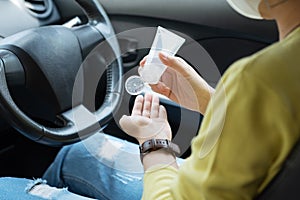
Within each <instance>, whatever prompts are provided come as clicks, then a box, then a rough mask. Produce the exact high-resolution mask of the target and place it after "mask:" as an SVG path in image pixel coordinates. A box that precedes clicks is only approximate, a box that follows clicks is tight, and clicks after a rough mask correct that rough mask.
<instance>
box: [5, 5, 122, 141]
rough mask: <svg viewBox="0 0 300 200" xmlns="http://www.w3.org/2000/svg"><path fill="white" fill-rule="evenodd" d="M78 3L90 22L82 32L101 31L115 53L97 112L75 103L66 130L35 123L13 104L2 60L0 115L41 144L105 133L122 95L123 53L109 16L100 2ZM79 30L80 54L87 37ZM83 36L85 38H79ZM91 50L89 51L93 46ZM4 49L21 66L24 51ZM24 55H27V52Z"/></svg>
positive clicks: (111, 58) (113, 53)
mask: <svg viewBox="0 0 300 200" xmlns="http://www.w3.org/2000/svg"><path fill="white" fill-rule="evenodd" d="M75 1H76V2H77V3H78V4H79V6H80V7H81V8H82V10H83V11H84V12H85V14H86V16H87V17H88V20H89V22H88V24H86V25H83V26H82V27H83V29H82V30H84V29H88V30H92V31H94V32H95V30H96V31H98V32H99V34H100V35H101V36H102V37H103V38H104V41H105V42H104V46H106V47H109V48H110V49H111V50H112V55H113V56H112V57H109V58H108V60H106V63H108V67H107V69H106V73H107V76H108V77H107V88H106V94H105V99H104V102H103V104H102V105H101V106H100V108H99V109H98V110H96V111H95V112H91V111H89V110H88V109H87V108H86V107H85V106H84V105H82V104H76V105H74V104H73V103H72V104H73V105H72V107H71V109H69V110H67V111H65V112H63V113H62V114H61V117H62V118H64V120H65V122H66V124H65V126H64V127H61V128H52V127H47V126H44V125H42V124H40V123H38V122H36V121H35V120H33V119H31V118H30V117H29V116H27V115H26V114H25V113H24V112H23V111H22V110H21V109H20V108H19V107H18V106H17V105H16V103H15V102H14V100H13V98H12V96H11V94H10V91H9V89H8V85H7V79H6V74H5V62H4V61H3V58H2V59H1V54H0V110H1V112H2V113H4V116H5V118H6V119H7V121H8V122H9V124H10V125H11V126H12V127H14V128H15V129H17V130H18V131H19V132H20V133H22V134H23V135H25V136H26V137H28V138H30V139H32V140H34V141H36V142H38V143H42V144H46V145H51V146H61V145H65V144H70V143H74V142H77V141H79V140H80V139H83V138H86V137H88V136H90V135H92V134H94V133H95V132H97V131H99V130H101V129H103V128H104V125H105V124H107V123H108V122H109V121H110V120H111V119H112V117H113V113H114V112H115V111H116V110H117V109H118V107H119V105H120V102H121V97H122V92H123V80H122V74H123V71H122V70H123V69H122V62H121V58H120V57H121V56H120V50H119V46H118V41H117V39H116V37H115V33H114V30H113V29H112V25H111V23H110V20H109V18H108V16H107V15H106V13H105V11H104V9H103V8H102V6H101V5H100V3H99V2H98V1H97V0H75ZM57 30H58V29H57ZM77 30H78V28H77V29H76V30H72V32H73V34H75V35H76V36H77V37H78V38H77V39H78V40H79V45H80V50H81V51H83V45H84V44H83V43H80V42H81V41H80V40H81V39H82V38H85V37H86V34H85V33H86V32H84V31H82V30H80V31H77ZM82 32H83V36H82V35H80V34H81V33H82ZM93 34H94V33H93ZM78 35H79V36H78ZM102 46H103V45H102ZM88 47H89V48H90V46H88ZM100 47H101V45H100ZM1 49H2V50H6V51H9V53H11V52H13V54H15V55H16V58H17V59H20V62H21V63H22V59H21V58H20V57H22V55H21V54H19V53H17V52H19V51H22V50H21V49H19V48H18V47H15V46H11V45H4V46H0V50H1ZM97 49H99V48H98V47H97V48H96V50H93V52H97ZM23 53H24V54H25V55H27V54H26V52H23ZM24 54H23V56H24ZM83 54H84V53H82V54H81V55H82V56H83ZM27 56H28V57H27V58H26V59H28V58H29V59H30V56H29V55H27ZM25 57H26V56H25ZM87 59H88V57H87ZM33 62H34V61H33ZM81 68H82V66H81ZM81 68H80V69H81ZM79 71H80V70H79ZM79 74H80V73H79ZM79 79H80V78H79ZM76 80H77V79H76ZM75 84H76V83H75ZM79 92H80V91H79ZM77 93H78V92H76V91H73V94H72V98H73V99H75V98H76V97H77V96H76V94H77ZM83 117H84V118H83Z"/></svg>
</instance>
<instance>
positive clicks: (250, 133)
mask: <svg viewBox="0 0 300 200" xmlns="http://www.w3.org/2000/svg"><path fill="white" fill-rule="evenodd" d="M299 99H300V28H298V29H296V30H294V31H293V32H292V33H291V34H289V35H288V37H286V38H285V39H283V40H282V41H280V42H277V43H275V44H273V45H271V46H269V47H268V48H265V49H263V50H262V51H260V52H258V53H256V54H254V55H252V56H250V57H247V58H244V59H241V60H239V61H237V62H235V63H234V64H233V65H232V66H231V67H230V68H229V69H228V70H227V72H226V73H225V74H224V76H223V77H222V79H221V81H220V82H219V84H218V86H217V89H216V92H215V94H214V95H213V97H212V99H211V101H210V103H209V105H208V108H207V111H206V114H205V117H204V119H203V122H202V125H201V129H200V131H199V134H198V136H197V137H195V138H194V139H193V141H192V154H191V156H190V157H189V158H187V160H186V161H185V162H184V164H182V166H180V169H179V170H177V169H175V168H173V167H170V166H169V167H156V168H152V169H151V170H149V171H147V172H146V173H145V177H144V194H143V198H144V199H147V200H148V199H197V200H202V199H208V200H218V199H222V200H223V199H230V200H235V199H236V200H242V199H253V197H255V196H256V195H257V194H258V193H259V192H261V191H262V190H263V189H264V188H265V186H266V185H267V184H268V183H269V182H270V180H271V179H272V178H273V177H274V176H275V175H276V173H277V172H278V171H279V170H280V168H281V166H282V163H283V162H284V161H285V159H286V157H287V156H288V154H289V153H290V151H291V149H292V148H293V146H294V145H295V143H296V141H297V140H298V139H299V136H300V103H299V102H300V100H299Z"/></svg>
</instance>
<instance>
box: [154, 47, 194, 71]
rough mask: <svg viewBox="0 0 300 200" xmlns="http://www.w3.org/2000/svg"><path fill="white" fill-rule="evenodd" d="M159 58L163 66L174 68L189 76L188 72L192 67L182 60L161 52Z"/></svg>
mask: <svg viewBox="0 0 300 200" xmlns="http://www.w3.org/2000/svg"><path fill="white" fill-rule="evenodd" d="M158 56H159V59H160V60H161V61H162V63H163V64H165V65H167V66H168V67H170V68H173V69H174V70H176V71H178V72H179V73H181V74H182V75H184V76H185V75H187V73H188V70H190V69H189V68H190V67H188V66H189V65H188V64H187V63H186V62H185V61H184V60H183V59H182V58H179V57H175V56H170V55H168V54H166V53H163V52H159V54H158Z"/></svg>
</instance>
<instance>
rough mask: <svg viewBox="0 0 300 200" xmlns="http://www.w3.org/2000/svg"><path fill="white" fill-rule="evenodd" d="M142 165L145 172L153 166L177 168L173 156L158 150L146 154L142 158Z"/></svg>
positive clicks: (163, 150)
mask: <svg viewBox="0 0 300 200" xmlns="http://www.w3.org/2000/svg"><path fill="white" fill-rule="evenodd" d="M142 163H143V166H144V170H145V171H147V170H148V169H149V168H152V167H154V166H159V167H160V168H163V167H168V166H172V167H174V168H178V165H177V162H176V156H175V154H174V153H171V152H169V151H166V150H165V149H159V150H157V151H152V152H150V153H148V154H146V155H145V156H144V157H143V162H142Z"/></svg>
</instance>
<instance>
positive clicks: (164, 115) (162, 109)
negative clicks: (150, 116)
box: [159, 105, 168, 120]
mask: <svg viewBox="0 0 300 200" xmlns="http://www.w3.org/2000/svg"><path fill="white" fill-rule="evenodd" d="M159 118H161V119H166V120H167V119H168V116H167V111H166V109H165V107H164V106H162V105H160V106H159Z"/></svg>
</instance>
